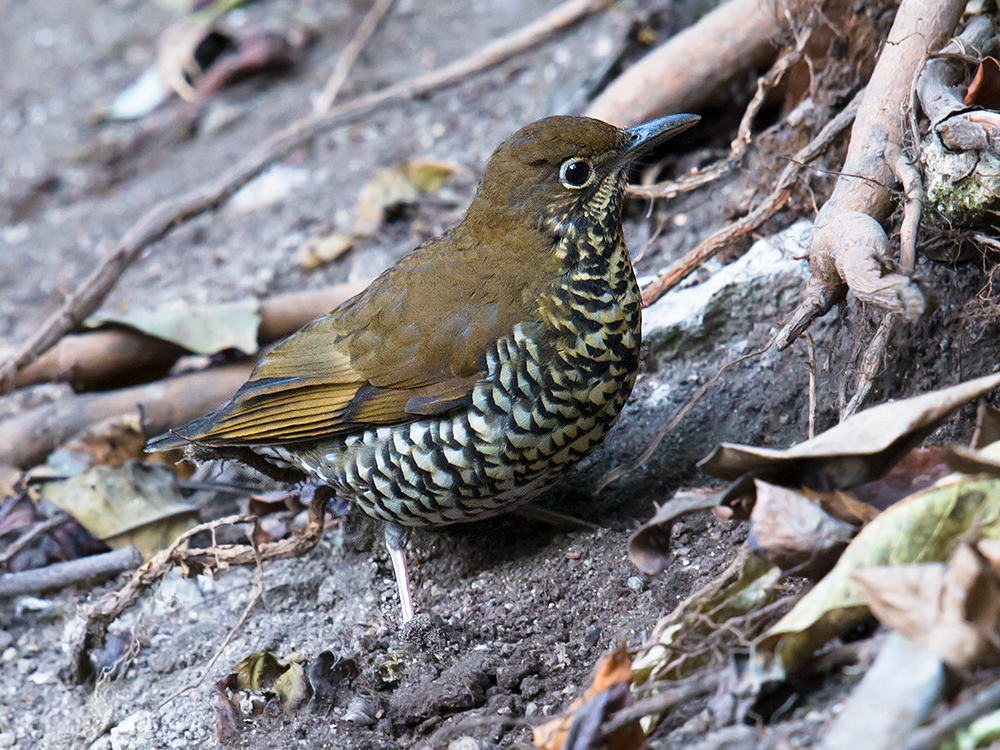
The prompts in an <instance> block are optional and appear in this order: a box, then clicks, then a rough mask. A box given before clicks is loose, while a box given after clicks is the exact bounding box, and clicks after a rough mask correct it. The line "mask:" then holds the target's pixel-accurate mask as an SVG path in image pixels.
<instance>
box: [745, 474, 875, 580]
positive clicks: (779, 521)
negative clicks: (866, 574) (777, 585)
mask: <svg viewBox="0 0 1000 750" xmlns="http://www.w3.org/2000/svg"><path fill="white" fill-rule="evenodd" d="M856 533H857V529H856V528H855V527H854V526H852V525H850V524H848V523H844V522H843V521H840V520H838V519H836V518H834V517H833V516H832V515H830V514H829V513H827V512H826V511H825V510H823V508H821V507H820V506H819V505H818V504H817V503H815V502H813V501H812V500H810V499H809V498H808V497H806V496H805V495H803V494H802V493H799V492H796V491H795V490H790V489H787V488H785V487H778V486H776V485H773V484H768V483H767V482H762V481H760V480H759V479H758V480H757V502H756V504H755V505H754V509H753V513H752V514H751V516H750V534H749V537H748V538H747V544H748V545H749V547H750V551H751V552H754V553H756V554H758V555H760V556H761V557H763V558H764V559H766V560H768V561H769V562H771V563H773V564H775V565H777V566H778V567H779V568H781V570H782V572H784V573H787V574H790V575H795V576H803V577H806V578H812V579H814V580H816V579H819V578H821V577H822V576H823V575H825V574H826V573H827V572H828V571H829V570H830V569H831V568H832V567H833V566H834V565H835V564H836V562H837V558H838V557H840V553H841V552H843V551H844V549H845V548H846V547H847V545H848V543H849V542H850V541H851V539H853V538H854V535H855V534H856Z"/></svg>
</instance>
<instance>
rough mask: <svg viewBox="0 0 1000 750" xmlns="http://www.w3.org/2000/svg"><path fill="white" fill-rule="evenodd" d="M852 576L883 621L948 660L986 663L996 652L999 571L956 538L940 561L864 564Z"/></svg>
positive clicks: (962, 664)
mask: <svg viewBox="0 0 1000 750" xmlns="http://www.w3.org/2000/svg"><path fill="white" fill-rule="evenodd" d="M994 544H996V542H994ZM853 578H854V580H855V581H856V582H857V584H858V585H859V587H860V590H861V594H862V596H863V597H864V600H865V602H866V603H867V604H868V607H869V608H870V609H871V611H872V614H874V615H875V617H877V618H878V619H879V621H881V622H882V624H883V625H886V626H887V627H890V628H892V629H893V630H897V631H899V632H900V633H902V634H903V635H905V636H906V637H907V638H910V639H911V640H915V641H917V642H918V643H920V644H921V645H923V646H925V647H926V648H929V649H931V650H932V651H934V652H935V653H936V654H938V656H940V657H941V659H942V660H943V661H944V662H945V663H947V664H949V665H950V666H952V667H955V668H959V669H961V668H969V667H983V666H990V665H993V664H995V663H996V662H997V659H998V657H1000V651H998V650H997V646H998V645H1000V577H998V576H997V572H996V569H995V568H994V566H993V565H992V564H991V562H990V561H989V560H988V559H987V558H986V557H985V556H984V555H983V554H982V553H981V552H979V550H977V549H975V548H974V547H972V546H971V545H969V544H967V543H962V544H959V545H958V547H957V548H956V549H955V552H954V553H953V554H952V556H951V558H950V559H949V560H948V562H947V563H946V564H945V563H932V564H927V565H898V566H882V567H874V568H866V569H863V570H858V571H855V573H854V575H853Z"/></svg>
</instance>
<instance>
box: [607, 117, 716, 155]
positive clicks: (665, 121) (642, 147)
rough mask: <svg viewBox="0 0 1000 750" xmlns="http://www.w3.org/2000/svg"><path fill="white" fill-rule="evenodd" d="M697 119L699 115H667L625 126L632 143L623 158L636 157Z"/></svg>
mask: <svg viewBox="0 0 1000 750" xmlns="http://www.w3.org/2000/svg"><path fill="white" fill-rule="evenodd" d="M699 120H701V117H699V116H698V115H668V116H666V117H660V118H658V119H656V120H650V121H649V122H644V123H641V124H639V125H635V126H633V127H631V128H627V129H626V130H625V132H626V133H628V134H629V136H631V138H632V145H631V146H629V148H628V151H626V152H625V158H626V159H627V160H628V161H634V160H636V159H638V158H639V157H641V156H642V155H643V154H646V153H649V152H650V151H652V150H653V149H654V148H656V147H657V146H659V145H660V144H661V143H663V142H664V141H666V140H667V139H669V138H673V137H674V136H675V135H677V134H678V133H683V132H684V131H685V130H687V129H688V128H690V127H692V126H694V125H695V124H696V123H697V122H698V121H699Z"/></svg>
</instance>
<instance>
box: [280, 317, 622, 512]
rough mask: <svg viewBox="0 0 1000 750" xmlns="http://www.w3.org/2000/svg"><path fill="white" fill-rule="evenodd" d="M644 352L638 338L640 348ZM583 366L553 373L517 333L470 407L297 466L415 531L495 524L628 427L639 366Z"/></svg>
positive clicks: (615, 361) (565, 362)
mask: <svg viewBox="0 0 1000 750" xmlns="http://www.w3.org/2000/svg"><path fill="white" fill-rule="evenodd" d="M637 346H638V340H636V342H635V347H636V348H637ZM577 349H579V350H580V351H584V352H586V351H590V352H593V351H597V350H600V351H601V352H602V354H601V356H600V357H598V358H596V359H595V358H594V357H591V356H578V352H577V351H576V349H574V348H572V347H571V348H570V349H569V350H568V351H566V352H564V355H565V356H564V358H563V359H561V360H559V361H550V362H549V363H547V364H543V363H542V358H541V356H540V352H539V347H538V346H537V345H536V343H535V342H534V341H533V340H532V339H531V338H530V337H529V336H527V335H526V334H525V332H524V331H523V330H522V329H520V328H517V329H516V330H515V332H514V334H513V335H511V336H508V337H505V338H503V339H501V340H500V341H499V342H498V344H497V348H496V349H495V350H494V351H492V352H491V353H490V354H489V356H488V358H487V359H488V372H489V374H488V378H487V379H485V380H484V381H482V382H480V383H479V384H478V385H477V386H476V388H475V390H474V391H473V395H472V403H471V405H469V406H468V407H467V408H464V409H461V410H459V411H456V412H452V413H450V414H447V415H443V416H441V417H432V418H425V419H420V420H417V421H414V422H410V423H406V424H398V425H391V426H383V427H376V428H370V429H367V430H364V431H362V432H358V433H356V434H353V435H349V436H347V437H344V438H340V439H337V440H335V441H330V442H328V443H325V444H321V445H318V446H315V447H311V448H309V449H307V450H304V451H296V452H295V454H294V459H295V462H296V463H297V464H298V465H299V466H300V467H301V468H302V469H304V470H305V471H306V472H308V473H309V474H310V475H312V476H313V478H315V479H317V480H319V481H322V482H324V483H327V484H330V485H332V486H334V487H335V488H337V489H338V490H339V491H340V492H341V493H343V494H344V496H345V497H347V498H350V499H351V500H352V501H354V502H355V503H357V504H358V506H359V507H360V508H361V509H362V510H363V511H364V512H366V513H367V514H369V515H371V516H375V517H378V518H382V519H384V520H386V521H391V522H395V523H399V524H403V525H407V526H422V525H443V524H449V523H455V522H459V521H466V520H470V519H474V518H480V517H486V516H489V515H494V514H496V513H500V512H502V511H504V510H506V509H509V508H510V507H512V506H515V505H518V504H520V503H523V502H527V501H529V500H531V499H532V497H534V496H536V495H537V494H538V493H539V492H540V491H541V490H543V489H544V488H545V487H546V486H547V485H549V484H551V483H552V482H553V481H554V480H555V479H556V478H557V477H558V476H559V475H560V474H561V473H562V472H563V471H565V470H566V469H568V468H569V467H571V466H572V465H573V464H574V463H575V462H576V461H578V460H579V459H581V458H583V457H584V456H586V455H587V454H589V453H590V452H591V451H592V450H593V449H594V448H596V447H597V446H598V445H599V444H600V443H601V441H602V440H603V439H604V437H605V435H606V434H607V432H608V430H609V429H610V428H611V426H612V425H613V424H614V422H615V420H616V419H617V418H618V414H619V413H620V412H621V409H622V407H623V406H624V404H625V400H626V399H627V398H628V395H629V393H630V392H631V390H632V386H633V384H634V382H635V366H634V362H631V361H621V359H620V358H619V357H616V356H604V354H603V349H601V348H600V347H597V346H595V342H594V340H593V339H592V340H591V342H590V346H589V349H588V346H587V342H585V341H582V342H581V343H580V346H579V347H577Z"/></svg>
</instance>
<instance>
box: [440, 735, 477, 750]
mask: <svg viewBox="0 0 1000 750" xmlns="http://www.w3.org/2000/svg"><path fill="white" fill-rule="evenodd" d="M448 750H482V745H480V744H479V742H478V741H477V740H476V739H475V738H474V737H468V736H466V737H459V738H458V739H457V740H452V741H451V742H449V743H448Z"/></svg>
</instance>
